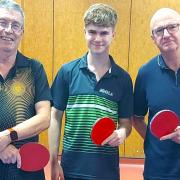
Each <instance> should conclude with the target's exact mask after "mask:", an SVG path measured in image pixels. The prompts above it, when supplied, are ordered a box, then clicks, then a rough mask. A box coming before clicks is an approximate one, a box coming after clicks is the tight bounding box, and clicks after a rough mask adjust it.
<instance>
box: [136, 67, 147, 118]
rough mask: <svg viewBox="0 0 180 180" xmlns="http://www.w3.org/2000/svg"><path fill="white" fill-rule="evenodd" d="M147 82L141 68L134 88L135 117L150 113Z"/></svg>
mask: <svg viewBox="0 0 180 180" xmlns="http://www.w3.org/2000/svg"><path fill="white" fill-rule="evenodd" d="M145 82H146V79H145V75H144V73H143V71H142V68H141V69H140V70H139V72H138V75H137V78H136V81H135V87H134V115H136V116H145V115H146V113H147V111H148V106H147V99H146V90H145V89H146V83H145Z"/></svg>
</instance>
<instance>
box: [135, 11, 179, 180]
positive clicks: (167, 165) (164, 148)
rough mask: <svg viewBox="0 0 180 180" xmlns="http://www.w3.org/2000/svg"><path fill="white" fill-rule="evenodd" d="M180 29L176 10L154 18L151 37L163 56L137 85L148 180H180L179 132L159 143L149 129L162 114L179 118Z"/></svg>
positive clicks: (137, 112) (140, 76) (138, 120)
mask: <svg viewBox="0 0 180 180" xmlns="http://www.w3.org/2000/svg"><path fill="white" fill-rule="evenodd" d="M179 26H180V14H179V13H178V12H176V11H175V10H172V9H169V8H162V9H160V10H158V11H157V12H156V13H155V14H154V15H153V17H152V19H151V22H150V28H151V33H152V34H151V36H152V39H153V41H154V43H155V44H156V46H157V47H158V48H159V50H160V54H159V55H157V56H156V57H154V58H153V59H151V60H150V61H149V62H148V63H147V64H145V65H143V66H142V67H141V68H140V70H139V73H138V76H137V79H136V83H135V90H134V108H135V109H134V113H135V115H134V127H135V128H136V130H137V131H138V132H139V134H140V135H141V136H142V137H143V138H144V139H145V142H144V150H145V169H144V179H145V180H165V179H166V180H179V179H180V129H179V128H177V129H176V130H175V131H174V132H173V133H171V134H169V135H167V136H164V137H162V138H161V139H160V140H158V139H157V138H155V137H154V136H153V135H152V134H151V132H150V128H149V124H150V122H151V119H152V117H153V116H154V115H155V114H156V113H157V112H158V111H160V110H163V109H170V110H173V111H174V112H176V113H177V114H178V115H179V117H180V29H179ZM148 111H149V118H148V125H146V123H145V122H144V116H145V115H146V113H147V112H148Z"/></svg>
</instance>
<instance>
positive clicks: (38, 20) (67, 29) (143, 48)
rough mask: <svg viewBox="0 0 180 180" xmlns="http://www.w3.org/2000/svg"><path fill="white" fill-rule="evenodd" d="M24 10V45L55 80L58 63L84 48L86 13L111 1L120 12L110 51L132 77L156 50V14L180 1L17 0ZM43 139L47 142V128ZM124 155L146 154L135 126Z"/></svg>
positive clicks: (71, 57)
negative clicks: (151, 25)
mask: <svg viewBox="0 0 180 180" xmlns="http://www.w3.org/2000/svg"><path fill="white" fill-rule="evenodd" d="M17 2H19V3H21V5H22V7H23V8H24V11H25V16H26V18H25V32H24V37H23V40H22V43H21V46H20V50H21V51H22V52H23V53H24V54H26V55H27V56H30V57H34V58H36V59H39V60H40V61H41V62H42V63H43V65H44V67H45V70H46V72H47V75H48V80H49V82H50V84H51V83H52V80H53V78H54V77H55V74H56V73H57V71H58V69H59V68H60V66H61V65H62V64H63V63H65V62H68V61H70V60H72V59H75V58H77V57H80V56H82V55H83V54H84V53H85V52H86V51H87V48H86V43H85V40H84V34H83V21H82V16H83V13H84V12H85V10H86V9H87V8H88V7H89V5H91V4H93V3H97V2H102V3H107V4H110V5H112V6H113V7H114V8H115V9H116V10H117V12H118V14H119V22H118V24H117V28H116V37H115V40H114V42H113V44H112V47H111V54H112V55H113V57H114V58H115V60H116V62H117V63H118V64H119V65H120V66H122V67H123V68H124V69H126V70H127V71H128V72H129V73H130V75H131V77H132V79H133V81H134V80H135V77H136V74H137V71H138V69H139V67H140V66H141V65H142V64H143V63H145V62H146V61H148V59H150V58H151V57H152V56H154V55H155V54H156V53H157V52H158V51H157V49H156V48H155V46H154V45H153V42H152V40H151V38H150V34H149V21H150V17H151V16H152V14H153V13H154V12H155V11H156V10H157V9H158V8H161V7H172V8H174V9H176V10H180V1H177V0H101V1H97V0H17ZM40 141H41V142H42V143H43V144H45V145H48V140H47V131H46V132H44V133H42V134H41V136H40ZM120 152H121V156H126V157H143V142H142V139H141V138H140V137H139V135H138V134H137V133H136V132H135V131H134V130H133V132H132V134H131V136H130V137H129V138H128V139H127V141H126V142H125V144H123V145H121V148H120Z"/></svg>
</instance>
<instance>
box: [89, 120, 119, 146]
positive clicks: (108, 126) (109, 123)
mask: <svg viewBox="0 0 180 180" xmlns="http://www.w3.org/2000/svg"><path fill="white" fill-rule="evenodd" d="M115 129H116V125H115V123H114V121H113V120H112V119H111V118H108V117H103V118H100V119H98V120H97V121H96V122H95V123H94V125H93V127H92V130H91V139H92V142H93V143H94V144H96V145H101V144H102V142H103V141H104V140H105V139H106V138H108V137H109V136H110V135H111V134H112V133H113V131H114V130H115Z"/></svg>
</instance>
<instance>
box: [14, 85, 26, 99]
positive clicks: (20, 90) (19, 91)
mask: <svg viewBox="0 0 180 180" xmlns="http://www.w3.org/2000/svg"><path fill="white" fill-rule="evenodd" d="M25 91H26V87H25V85H24V84H23V83H21V82H14V83H13V84H12V86H11V92H12V94H14V95H15V96H22V95H23V94H24V93H25Z"/></svg>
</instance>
